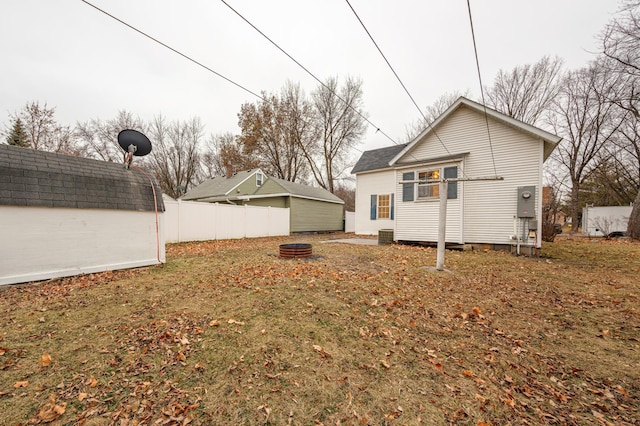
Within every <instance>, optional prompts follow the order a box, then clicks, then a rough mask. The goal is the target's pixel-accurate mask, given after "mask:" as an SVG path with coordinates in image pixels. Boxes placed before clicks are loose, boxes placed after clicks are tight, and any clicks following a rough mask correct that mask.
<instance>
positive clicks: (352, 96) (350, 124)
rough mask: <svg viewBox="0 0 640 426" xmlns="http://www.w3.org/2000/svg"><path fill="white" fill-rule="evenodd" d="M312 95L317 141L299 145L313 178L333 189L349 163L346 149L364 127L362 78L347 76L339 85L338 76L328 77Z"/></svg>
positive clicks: (363, 131)
mask: <svg viewBox="0 0 640 426" xmlns="http://www.w3.org/2000/svg"><path fill="white" fill-rule="evenodd" d="M311 97H312V102H313V107H314V110H315V120H316V129H317V131H318V135H319V137H318V140H317V143H315V144H309V145H303V146H301V148H302V151H303V153H304V156H305V157H306V159H307V161H308V164H309V167H310V169H311V174H312V175H313V178H314V179H315V181H316V182H317V183H318V185H320V186H321V187H323V188H325V189H327V190H329V191H330V192H332V193H333V192H334V191H335V185H336V180H337V179H338V178H339V177H340V176H341V175H342V174H343V173H345V172H346V170H347V168H348V166H349V164H350V163H349V155H348V153H349V152H350V151H351V150H352V148H353V147H355V146H356V145H357V144H358V143H359V142H360V141H361V139H362V137H363V136H364V133H365V130H366V124H365V115H364V114H365V113H364V111H363V109H362V102H363V101H362V97H363V94H362V80H360V79H356V78H352V77H347V79H346V81H345V83H344V85H343V86H342V87H341V88H340V87H338V78H336V77H331V78H329V79H327V81H326V82H325V84H323V85H320V86H319V87H318V88H317V89H316V90H315V91H314V92H313V93H312V95H311Z"/></svg>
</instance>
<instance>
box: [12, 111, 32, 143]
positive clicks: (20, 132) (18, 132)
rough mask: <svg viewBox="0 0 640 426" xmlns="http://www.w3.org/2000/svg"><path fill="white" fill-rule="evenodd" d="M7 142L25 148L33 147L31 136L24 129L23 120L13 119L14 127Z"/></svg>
mask: <svg viewBox="0 0 640 426" xmlns="http://www.w3.org/2000/svg"><path fill="white" fill-rule="evenodd" d="M7 143H8V144H9V145H15V146H22V147H25V148H29V147H31V144H30V143H29V138H28V137H27V134H26V132H25V131H24V127H23V125H22V121H21V120H20V119H19V118H16V119H15V120H13V128H12V129H11V131H10V132H9V133H8V135H7Z"/></svg>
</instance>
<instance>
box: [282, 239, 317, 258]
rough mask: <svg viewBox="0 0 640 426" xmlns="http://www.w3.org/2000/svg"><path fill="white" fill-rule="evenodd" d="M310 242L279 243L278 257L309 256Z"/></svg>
mask: <svg viewBox="0 0 640 426" xmlns="http://www.w3.org/2000/svg"><path fill="white" fill-rule="evenodd" d="M310 256H311V244H300V243H298V244H280V257H282V258H285V259H291V258H295V257H310Z"/></svg>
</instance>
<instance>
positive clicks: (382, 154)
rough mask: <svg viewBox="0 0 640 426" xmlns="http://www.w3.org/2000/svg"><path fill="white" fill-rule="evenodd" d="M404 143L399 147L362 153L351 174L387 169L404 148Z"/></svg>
mask: <svg viewBox="0 0 640 426" xmlns="http://www.w3.org/2000/svg"><path fill="white" fill-rule="evenodd" d="M406 146H407V144H406V143H403V144H400V145H392V146H387V147H385V148H379V149H372V150H369V151H365V152H363V153H362V156H361V157H360V159H359V160H358V162H357V163H356V165H355V166H354V167H353V169H352V170H351V173H352V174H354V173H361V172H368V171H369V170H379V169H385V168H387V167H389V162H390V161H391V160H393V158H395V156H396V155H398V153H399V152H401V151H402V150H403V149H404V148H405V147H406Z"/></svg>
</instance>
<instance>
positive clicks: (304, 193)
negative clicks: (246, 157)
mask: <svg viewBox="0 0 640 426" xmlns="http://www.w3.org/2000/svg"><path fill="white" fill-rule="evenodd" d="M269 179H271V180H273V181H274V182H276V183H277V184H278V185H280V186H281V187H282V188H284V190H285V191H286V192H287V193H289V194H291V195H294V196H295V195H297V196H299V197H308V198H317V199H320V200H327V201H332V202H335V203H342V204H344V201H343V200H342V199H341V198H339V197H338V196H336V195H334V194H332V193H331V192H329V191H327V190H326V189H324V188H318V187H315V186H308V185H303V184H301V183H296V182H290V181H288V180H284V179H279V178H274V177H269ZM258 192H260V191H258Z"/></svg>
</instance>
